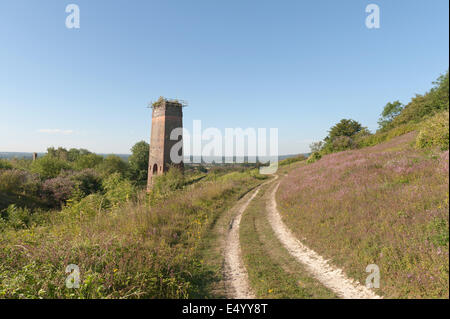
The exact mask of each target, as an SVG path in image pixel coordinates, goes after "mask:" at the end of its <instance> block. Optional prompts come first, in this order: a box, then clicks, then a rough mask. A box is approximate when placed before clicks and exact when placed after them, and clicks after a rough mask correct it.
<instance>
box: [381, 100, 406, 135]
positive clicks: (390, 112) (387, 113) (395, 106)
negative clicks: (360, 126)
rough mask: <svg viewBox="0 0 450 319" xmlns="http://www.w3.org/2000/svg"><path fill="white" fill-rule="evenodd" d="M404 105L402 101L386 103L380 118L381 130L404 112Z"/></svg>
mask: <svg viewBox="0 0 450 319" xmlns="http://www.w3.org/2000/svg"><path fill="white" fill-rule="evenodd" d="M403 108H404V105H403V104H402V103H401V102H400V101H394V102H389V103H388V104H386V105H385V107H384V109H383V112H382V113H381V117H380V119H379V120H378V125H379V127H380V130H383V129H385V128H386V127H388V126H389V124H391V123H392V121H393V120H394V119H395V118H396V117H397V116H398V115H399V114H400V113H401V112H402V110H403Z"/></svg>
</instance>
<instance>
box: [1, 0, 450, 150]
mask: <svg viewBox="0 0 450 319" xmlns="http://www.w3.org/2000/svg"><path fill="white" fill-rule="evenodd" d="M70 3H75V4H77V5H78V6H79V8H80V18H81V19H80V29H67V28H66V26H65V19H66V16H67V15H68V14H67V13H66V12H65V7H66V5H68V4H70ZM370 3H375V4H378V5H379V7H380V10H381V27H380V29H367V28H366V26H365V19H366V16H367V13H366V12H365V7H366V6H367V5H368V4H370ZM448 6H449V3H448V0H433V1H426V0H417V1H413V0H395V1H392V0H384V1H372V0H367V1H364V0H342V1H335V0H328V1H325V0H314V1H312V0H308V1H300V0H295V1H287V0H286V1H274V0H273V1H265V0H257V1H256V0H251V1H250V0H248V1H243V0H226V1H225V0H220V1H219V0H193V1H185V0H183V1H181V0H180V1H172V0H171V1H138V0H135V1H121V0H120V1H119V0H114V1H101V0H96V1H87V0H72V1H61V0H54V1H52V0H46V1H21V0H14V1H12V0H8V1H6V0H5V1H2V2H0V151H39V152H41V151H45V149H46V148H47V147H48V146H64V147H67V148H70V147H77V148H80V147H82V148H87V149H90V150H92V151H95V152H101V153H128V152H129V149H130V148H131V146H132V145H133V144H134V143H135V142H137V141H139V140H142V139H144V140H146V141H148V140H149V138H150V119H151V112H150V110H149V109H147V108H146V105H147V103H148V102H149V101H151V100H155V99H157V98H158V97H159V96H161V95H162V96H167V97H173V98H180V99H184V100H187V101H188V102H189V107H188V108H186V109H185V110H184V123H185V126H186V127H187V128H188V129H191V127H192V121H193V120H202V125H203V127H204V128H206V127H217V128H219V129H221V130H223V129H224V128H226V127H231V128H234V127H242V128H247V127H254V128H260V127H261V128H264V127H266V128H270V127H277V128H279V140H280V141H279V145H280V149H279V150H280V153H281V154H292V153H299V152H308V151H309V147H308V146H309V144H310V143H311V142H312V141H317V140H320V139H323V138H324V137H325V136H326V135H327V130H328V129H329V128H330V127H331V126H332V125H333V124H335V123H336V122H338V121H339V120H340V119H341V118H353V119H355V120H358V121H360V122H361V123H362V124H363V125H364V126H367V127H369V129H371V130H375V129H376V127H377V119H378V116H379V114H380V112H381V110H382V108H383V106H384V105H385V104H386V103H387V102H388V101H392V100H397V99H399V100H401V101H402V102H404V103H407V102H408V101H409V100H410V98H411V97H412V96H414V94H416V93H424V92H425V91H426V90H428V89H429V88H430V87H431V82H432V81H434V80H435V79H436V78H437V77H438V76H439V74H441V73H443V72H445V71H446V70H447V69H448V59H449V34H448V26H449V17H448V11H449V8H448Z"/></svg>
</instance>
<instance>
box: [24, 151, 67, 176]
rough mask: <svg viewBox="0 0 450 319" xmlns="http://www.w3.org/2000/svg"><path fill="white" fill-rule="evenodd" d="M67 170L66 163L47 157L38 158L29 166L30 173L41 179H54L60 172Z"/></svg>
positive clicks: (56, 158)
mask: <svg viewBox="0 0 450 319" xmlns="http://www.w3.org/2000/svg"><path fill="white" fill-rule="evenodd" d="M69 168H70V165H69V163H68V162H67V161H64V160H61V159H59V158H58V157H53V156H49V155H46V156H44V157H41V158H38V159H37V160H35V161H34V162H33V163H32V164H31V171H32V172H34V173H37V174H39V176H40V177H41V178H43V179H49V178H55V177H56V176H58V175H59V173H61V171H62V170H64V169H69Z"/></svg>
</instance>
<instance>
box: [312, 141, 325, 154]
mask: <svg viewBox="0 0 450 319" xmlns="http://www.w3.org/2000/svg"><path fill="white" fill-rule="evenodd" d="M322 147H323V142H322V141H319V142H314V143H311V144H310V145H309V148H310V150H311V153H315V152H319V151H320V150H321V149H322Z"/></svg>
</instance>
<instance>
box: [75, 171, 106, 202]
mask: <svg viewBox="0 0 450 319" xmlns="http://www.w3.org/2000/svg"><path fill="white" fill-rule="evenodd" d="M70 178H71V180H72V181H73V182H74V183H75V187H76V188H77V190H78V191H79V193H80V197H85V196H87V195H89V194H93V193H97V192H99V191H101V190H102V189H103V187H102V178H101V177H100V175H99V174H98V173H97V172H96V171H95V170H94V169H92V168H87V169H84V170H82V171H79V172H75V173H74V174H73V175H72V176H71V177H70Z"/></svg>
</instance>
